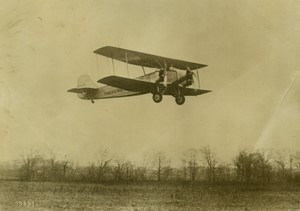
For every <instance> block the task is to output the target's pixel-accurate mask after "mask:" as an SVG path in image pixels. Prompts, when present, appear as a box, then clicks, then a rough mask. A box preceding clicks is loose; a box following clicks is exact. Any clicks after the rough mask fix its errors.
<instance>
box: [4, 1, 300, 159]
mask: <svg viewBox="0 0 300 211" xmlns="http://www.w3.org/2000/svg"><path fill="white" fill-rule="evenodd" d="M299 11H300V1H297V0H294V1H292V0H265V1H261V0H255V1H254V0H244V1H240V0H226V1H221V0H214V1H211V0H201V1H198V0H195V1H180V0H178V1H175V0H174V1H167V0H165V1H161V0H160V1H142V0H120V1H109V0H107V1H104V0H85V1H82V0H77V1H76V0H74V1H71V0H66V1H59V0H43V1H25V0H18V1H17V0H11V1H6V2H5V3H2V6H1V8H0V20H1V22H0V46H1V47H0V48H1V51H0V137H1V139H0V143H1V146H0V160H11V159H16V158H20V155H21V154H22V153H24V152H27V151H28V150H30V149H31V148H34V149H37V150H39V151H40V152H43V153H47V152H50V151H54V152H55V153H56V154H57V155H58V156H61V157H62V156H65V155H67V156H68V157H69V158H70V159H72V160H73V161H75V162H79V163H87V162H89V161H92V160H94V159H95V153H96V152H97V151H98V150H99V148H101V147H106V148H108V149H110V151H112V152H114V153H116V154H118V155H121V156H124V157H125V158H128V159H133V160H138V159H140V158H141V157H142V155H143V154H144V153H147V152H151V151H152V152H154V151H164V152H165V153H166V154H167V155H168V156H169V157H171V158H172V159H173V160H174V162H176V160H180V156H181V154H182V152H183V151H184V150H186V149H188V148H191V147H193V148H199V147H201V146H204V145H207V144H209V145H211V146H212V147H215V148H216V150H217V152H218V155H219V157H220V158H221V159H223V160H226V159H231V158H232V156H233V155H234V154H235V153H236V152H237V151H238V150H239V149H240V148H242V147H249V148H270V147H271V148H292V149H296V150H297V149H299V150H300V76H299V77H298V75H300V74H299V72H300V59H299V55H300V48H299V46H300V13H299ZM107 45H112V46H116V47H121V48H128V49H131V50H136V51H141V52H146V53H151V54H156V55H161V56H166V57H171V58H177V59H183V60H188V61H193V62H198V63H203V64H207V65H208V67H206V68H203V69H201V73H200V77H201V87H202V88H204V89H210V90H213V92H211V93H208V94H206V95H203V96H199V97H187V98H186V103H185V104H184V105H182V106H178V105H177V104H176V103H175V101H174V99H173V98H172V97H165V98H164V100H163V101H162V102H161V103H160V104H156V103H154V102H153V101H152V96H151V95H149V94H148V95H144V96H138V97H130V98H121V99H109V100H97V101H96V102H95V104H91V103H90V102H89V101H83V100H80V99H78V98H77V96H76V95H74V94H72V93H68V92H67V90H68V89H70V88H73V87H76V83H77V82H76V81H77V78H78V77H79V76H80V75H82V74H89V75H91V77H92V79H93V80H94V81H95V82H96V81H97V80H98V79H100V78H102V77H105V76H107V75H108V74H109V73H110V72H109V67H108V64H107V60H106V59H103V58H101V57H100V56H96V55H95V54H93V51H94V50H96V49H98V48H100V47H103V46H107ZM117 73H118V74H120V75H122V74H124V73H126V66H125V65H124V66H123V69H122V68H121V69H118V70H117ZM141 73H142V72H141Z"/></svg>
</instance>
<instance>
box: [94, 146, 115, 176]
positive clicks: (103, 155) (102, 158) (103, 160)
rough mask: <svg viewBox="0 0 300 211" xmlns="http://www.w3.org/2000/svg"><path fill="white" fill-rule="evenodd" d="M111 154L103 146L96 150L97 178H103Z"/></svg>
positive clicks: (110, 159) (111, 157)
mask: <svg viewBox="0 0 300 211" xmlns="http://www.w3.org/2000/svg"><path fill="white" fill-rule="evenodd" d="M112 159H113V156H112V155H111V153H110V152H109V150H108V149H106V148H103V149H100V150H99V151H98V154H97V166H98V172H97V176H98V179H99V180H104V179H105V178H106V176H107V175H106V174H107V172H108V169H109V163H110V162H111V161H112Z"/></svg>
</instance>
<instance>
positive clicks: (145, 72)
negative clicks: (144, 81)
mask: <svg viewBox="0 0 300 211" xmlns="http://www.w3.org/2000/svg"><path fill="white" fill-rule="evenodd" d="M142 68H143V72H144V75H146V72H145V69H144V66H142Z"/></svg>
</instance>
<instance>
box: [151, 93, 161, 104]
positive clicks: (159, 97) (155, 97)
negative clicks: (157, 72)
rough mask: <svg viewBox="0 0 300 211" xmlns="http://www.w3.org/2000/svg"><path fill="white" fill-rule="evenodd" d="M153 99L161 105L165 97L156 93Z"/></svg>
mask: <svg viewBox="0 0 300 211" xmlns="http://www.w3.org/2000/svg"><path fill="white" fill-rule="evenodd" d="M152 99H153V101H154V102H156V103H160V102H161V101H162V99H163V96H162V94H160V93H154V94H153V97H152Z"/></svg>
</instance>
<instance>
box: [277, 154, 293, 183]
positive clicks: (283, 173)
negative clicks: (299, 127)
mask: <svg viewBox="0 0 300 211" xmlns="http://www.w3.org/2000/svg"><path fill="white" fill-rule="evenodd" d="M290 156H291V155H290V154H289V152H288V151H287V150H279V151H277V152H276V153H275V156H274V161H275V164H276V165H277V171H278V176H279V179H280V180H281V182H285V181H286V179H287V174H288V172H287V167H288V165H289V163H290V162H292V160H290V159H291V157H290Z"/></svg>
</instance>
